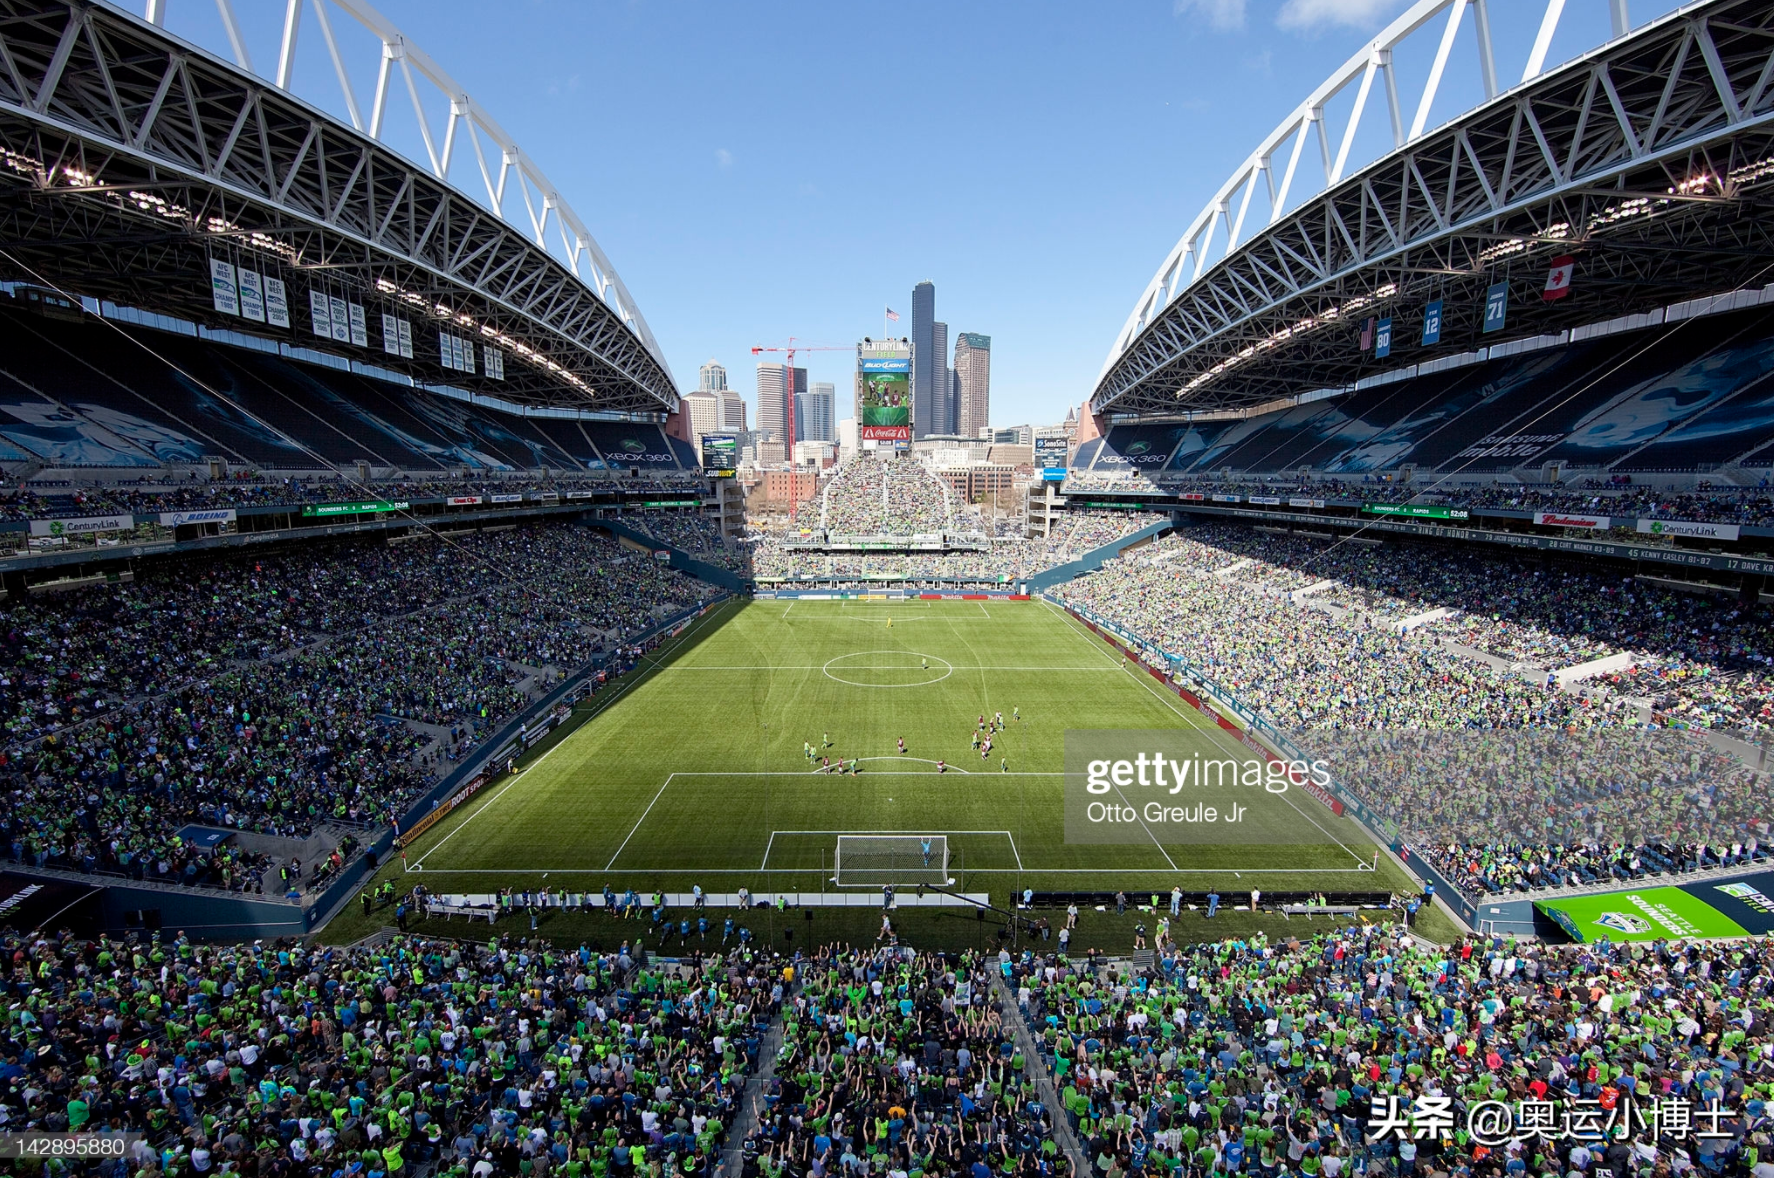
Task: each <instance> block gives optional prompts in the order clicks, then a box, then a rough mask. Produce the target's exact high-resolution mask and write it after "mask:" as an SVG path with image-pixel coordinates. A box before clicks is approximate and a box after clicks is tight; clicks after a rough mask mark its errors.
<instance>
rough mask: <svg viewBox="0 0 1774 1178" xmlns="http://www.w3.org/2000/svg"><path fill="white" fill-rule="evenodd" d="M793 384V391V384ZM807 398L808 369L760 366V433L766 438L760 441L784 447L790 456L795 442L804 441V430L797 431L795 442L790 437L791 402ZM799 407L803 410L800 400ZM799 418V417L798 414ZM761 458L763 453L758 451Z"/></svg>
mask: <svg viewBox="0 0 1774 1178" xmlns="http://www.w3.org/2000/svg"><path fill="white" fill-rule="evenodd" d="M791 379H792V381H793V386H792V390H791V386H790V380H791ZM806 395H807V370H806V369H805V368H794V369H790V368H789V367H788V366H787V365H784V364H760V365H758V433H759V434H762V435H764V437H762V438H760V441H771V442H780V443H782V445H783V447H784V449H783V453H785V454H786V453H787V452H788V449H787V447H788V444H789V443H790V442H791V441H796V442H798V441H801V440H802V438H801V437H800V433H801V431H800V426H799V425H798V424H797V425H796V427H795V434H796V436H795V437H794V438H792V439H791V438H790V437H789V436H788V399H789V397H790V396H794V397H797V398H800V397H805V396H806ZM795 407H796V409H797V410H798V409H799V408H800V402H799V400H797V401H796V403H795ZM797 416H798V414H797ZM758 453H759V454H760V455H762V454H763V451H762V450H761V449H760V450H759V451H758Z"/></svg>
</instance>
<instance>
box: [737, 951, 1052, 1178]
mask: <svg viewBox="0 0 1774 1178" xmlns="http://www.w3.org/2000/svg"><path fill="white" fill-rule="evenodd" d="M886 939H887V941H888V945H887V946H886V947H881V946H879V945H877V946H876V947H875V948H873V949H869V950H860V949H831V950H823V951H821V952H819V953H816V954H814V955H813V956H811V957H807V958H801V959H798V960H797V961H796V962H795V963H794V965H793V967H792V970H791V971H788V972H786V973H785V976H789V974H790V973H792V979H791V981H792V984H791V985H790V987H789V990H788V992H787V994H786V996H785V998H786V1000H785V1002H784V1005H783V1008H782V1015H783V1033H782V1049H781V1052H780V1054H779V1055H778V1057H777V1061H776V1067H775V1077H774V1079H773V1081H772V1083H771V1086H770V1088H769V1090H768V1091H767V1093H766V1096H765V1100H764V1109H763V1114H762V1115H761V1116H760V1117H759V1119H758V1122H757V1127H756V1129H755V1130H754V1131H753V1132H752V1133H751V1134H750V1135H749V1136H748V1137H747V1139H746V1142H745V1165H744V1173H745V1174H747V1175H752V1174H757V1175H763V1176H766V1178H780V1176H781V1175H783V1174H784V1173H789V1174H793V1175H797V1176H801V1175H823V1174H839V1175H862V1174H868V1173H873V1174H883V1173H884V1174H887V1175H910V1174H924V1175H928V1176H930V1178H939V1176H946V1175H980V1174H987V1173H989V1174H1003V1175H1024V1176H1031V1175H1060V1174H1067V1173H1069V1171H1070V1167H1069V1166H1068V1164H1067V1162H1066V1159H1065V1158H1064V1156H1063V1155H1062V1154H1060V1152H1059V1150H1058V1148H1057V1145H1056V1142H1055V1140H1054V1135H1053V1131H1052V1124H1051V1120H1050V1118H1051V1116H1052V1113H1051V1112H1050V1110H1048V1109H1047V1108H1046V1107H1045V1106H1044V1105H1043V1104H1042V1102H1041V1100H1040V1099H1039V1098H1038V1095H1037V1092H1036V1089H1035V1085H1034V1083H1033V1077H1032V1073H1031V1071H1030V1067H1029V1062H1030V1061H1028V1060H1027V1059H1025V1058H1024V1057H1023V1055H1022V1054H1021V1053H1020V1052H1019V1051H1017V1049H1016V1046H1015V1043H1014V1041H1013V1038H1012V1035H1011V1032H1010V1030H1009V1029H1008V1028H1007V1027H1006V1026H1005V1025H1004V1022H1003V1014H1002V1012H1001V1011H1000V1009H999V1005H998V1002H997V999H996V997H995V995H994V993H993V991H992V988H991V974H990V973H989V972H988V969H989V968H990V966H989V964H988V962H986V961H983V960H982V959H981V958H980V957H979V955H977V954H974V953H967V954H963V955H962V956H960V957H959V958H953V957H944V956H940V955H934V954H929V953H920V952H916V951H914V950H912V949H910V948H904V947H901V946H898V945H897V944H893V943H892V941H893V938H892V937H891V936H890V935H889V936H887V938H886ZM736 1178H737V1176H736Z"/></svg>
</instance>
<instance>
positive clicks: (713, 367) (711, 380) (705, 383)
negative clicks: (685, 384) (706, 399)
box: [696, 360, 727, 393]
mask: <svg viewBox="0 0 1774 1178" xmlns="http://www.w3.org/2000/svg"><path fill="white" fill-rule="evenodd" d="M701 378H702V379H701V380H700V381H698V382H697V385H696V389H697V391H698V392H703V393H724V392H726V391H727V370H726V368H725V367H723V366H722V365H721V364H720V363H719V362H718V361H715V360H710V361H709V362H708V363H707V364H704V365H703V366H702V372H701Z"/></svg>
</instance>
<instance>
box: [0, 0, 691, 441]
mask: <svg viewBox="0 0 1774 1178" xmlns="http://www.w3.org/2000/svg"><path fill="white" fill-rule="evenodd" d="M218 6H219V9H220V12H221V16H222V23H223V27H224V28H225V30H226V32H227V35H228V38H229V41H230V49H231V53H232V57H233V59H234V60H232V61H230V60H227V59H225V58H224V57H222V56H221V55H219V54H215V53H211V52H208V51H207V50H205V49H204V48H202V47H199V46H197V45H194V44H192V43H190V42H187V41H184V40H181V39H180V38H178V37H175V36H173V35H172V34H170V33H169V32H167V30H166V29H165V28H164V27H163V26H164V18H165V8H166V0H147V16H146V18H142V17H137V16H135V15H133V14H132V13H129V12H126V11H124V10H123V9H122V8H119V7H117V6H115V5H112V4H109V3H96V2H93V0H0V251H4V252H3V253H0V273H4V274H5V276H6V277H9V278H13V279H16V280H21V281H37V282H43V283H46V284H49V285H54V286H57V287H60V288H63V289H66V290H68V291H70V292H73V293H77V294H82V295H87V296H91V297H95V298H101V299H108V300H111V301H113V302H116V303H118V304H124V305H129V306H136V307H141V308H144V309H147V310H153V311H160V312H166V313H170V314H174V315H178V316H181V317H184V318H187V319H195V320H198V321H200V322H205V323H208V324H210V325H211V326H214V327H228V328H233V329H236V330H259V331H264V332H265V333H266V334H268V335H276V334H279V333H278V332H276V331H274V330H269V329H266V328H259V327H256V326H255V325H254V324H251V323H248V322H245V321H243V320H242V319H240V318H236V317H232V316H230V315H227V314H225V313H223V312H221V311H219V310H218V309H217V305H216V300H215V298H214V296H213V295H212V290H211V271H210V263H211V261H212V260H221V261H227V262H230V263H232V264H235V265H238V266H240V267H242V268H245V269H250V270H252V271H253V272H254V273H263V274H266V275H269V276H275V277H279V278H281V279H282V280H283V281H284V283H285V285H286V287H287V289H288V296H289V303H290V308H289V309H290V314H291V317H292V320H293V323H292V325H291V328H290V330H288V331H287V332H284V333H283V334H284V335H285V337H286V338H287V339H288V342H290V343H292V344H297V345H304V346H319V347H323V348H327V349H329V350H333V351H338V352H341V353H344V354H350V355H353V356H354V357H355V358H359V359H362V360H365V361H367V362H371V363H374V364H378V365H381V366H382V367H385V368H391V369H397V370H400V371H404V372H407V373H409V374H411V375H412V376H413V377H414V378H415V379H417V380H420V381H423V382H425V383H449V384H453V385H457V386H460V387H465V388H468V389H471V390H474V391H478V392H484V393H488V394H490V395H494V396H498V397H500V398H502V399H504V400H507V401H511V402H515V403H518V404H523V405H538V406H554V407H561V408H578V409H592V410H604V411H614V412H653V413H658V412H665V411H671V410H675V409H676V408H677V404H678V402H677V392H676V388H675V385H674V383H673V380H672V377H671V373H670V371H669V369H668V368H667V366H666V364H665V360H664V356H663V354H662V353H661V351H660V349H659V346H658V344H657V343H656V342H655V340H654V339H653V336H652V333H651V332H650V331H649V330H648V328H647V325H646V321H645V320H644V319H642V317H641V315H640V312H639V310H637V309H636V307H635V305H634V302H633V300H632V299H631V298H630V297H629V295H628V292H627V290H626V288H625V287H624V286H623V285H622V282H621V280H620V279H619V278H618V277H617V276H616V273H615V271H614V270H613V269H612V268H611V266H610V264H609V262H608V260H607V259H606V258H605V257H604V255H603V253H602V251H601V250H600V249H599V248H598V246H597V243H596V242H595V241H593V240H592V238H591V235H590V233H589V232H588V231H587V230H586V229H585V226H584V225H583V223H581V222H580V220H579V218H578V217H577V216H576V215H575V214H574V213H573V211H572V208H571V207H570V206H569V205H568V204H567V202H566V201H565V199H563V198H562V196H561V195H560V193H559V192H558V191H557V190H556V189H555V188H554V187H553V186H552V185H551V184H550V183H549V181H548V179H547V177H546V176H545V175H544V174H543V173H542V172H541V170H540V169H539V168H538V167H537V166H536V165H535V164H534V163H533V162H532V161H531V160H530V158H529V157H528V156H527V155H526V154H525V153H524V151H523V150H522V149H521V148H520V147H519V146H518V145H517V144H516V142H515V141H513V140H512V139H511V137H510V136H509V135H507V134H506V133H505V132H504V131H503V130H502V129H501V128H500V127H499V125H498V124H497V123H496V122H494V121H493V119H492V118H491V117H490V116H489V115H488V114H487V113H486V112H485V111H484V110H483V109H482V108H481V107H480V105H479V104H478V103H476V102H475V101H474V99H473V98H472V97H470V96H469V95H468V94H467V93H466V91H464V90H463V89H462V88H461V86H459V85H458V84H457V83H456V82H455V81H454V80H453V79H451V78H450V76H449V75H448V74H447V73H445V72H444V71H443V70H442V69H441V68H439V67H438V66H437V64H436V63H435V62H433V61H432V60H431V59H430V58H429V57H427V56H426V55H425V54H424V52H423V51H422V50H420V49H419V48H418V47H417V46H415V45H413V44H412V43H411V42H410V41H408V40H407V39H406V38H405V37H404V36H403V35H402V34H401V32H400V31H399V30H398V29H396V28H395V27H394V26H393V25H392V24H390V23H389V22H388V21H387V20H386V19H385V18H383V17H382V16H381V15H380V14H379V13H377V12H376V11H375V10H374V9H373V8H371V7H370V6H369V5H367V4H365V3H363V2H362V0H312V4H311V7H310V8H308V11H309V12H311V14H312V17H313V19H312V22H311V23H312V31H313V32H314V33H317V34H318V35H319V37H320V39H321V40H322V41H323V42H324V44H325V47H326V49H327V51H328V54H329V55H330V57H331V60H332V65H333V66H334V69H335V71H336V77H337V79H338V81H339V90H340V94H339V95H338V96H336V97H340V98H342V99H343V104H344V106H345V108H346V114H345V116H344V117H335V116H334V115H332V114H329V113H327V111H326V110H325V109H323V107H322V106H321V105H320V101H321V96H318V95H316V96H313V99H314V100H313V101H311V100H310V96H307V95H300V94H297V93H294V92H292V89H291V82H292V78H293V77H294V76H295V74H296V72H297V71H295V70H294V69H293V63H294V61H295V56H296V49H297V45H298V41H299V35H300V33H301V26H302V16H303V13H304V9H305V6H304V3H303V0H288V4H287V9H286V13H285V19H284V22H283V35H282V41H281V44H280V46H279V53H278V58H277V65H276V71H275V76H274V77H272V78H267V77H264V76H260V75H259V74H257V73H255V72H254V71H253V68H252V63H251V58H250V55H249V52H248V48H247V46H246V44H245V42H244V41H243V39H242V37H241V32H240V28H239V25H238V23H237V22H236V20H235V17H234V12H233V7H232V3H231V0H218ZM341 17H344V18H349V19H348V20H344V21H341ZM343 26H349V27H350V28H351V29H353V30H356V31H357V32H359V33H362V32H364V31H367V33H368V34H369V35H370V36H369V43H370V44H372V45H374V46H375V47H376V49H377V51H378V60H377V86H376V92H375V97H374V100H373V102H372V103H371V104H370V105H369V106H368V107H367V117H366V108H365V107H363V106H360V104H359V102H358V99H357V96H356V93H355V90H354V88H353V86H352V83H351V79H350V71H349V70H348V69H347V64H346V56H345V55H346V53H347V51H348V50H349V49H350V48H351V45H350V43H349V41H348V40H347V39H346V38H345V37H344V36H343V35H339V34H342V33H343V32H344V31H345V29H344V27H343ZM309 72H312V71H309ZM400 89H404V90H405V91H406V92H407V95H409V96H410V97H411V99H412V110H413V112H414V117H415V120H416V122H417V130H418V132H419V134H418V135H417V136H412V137H411V138H414V139H415V140H416V141H418V142H422V144H423V147H424V150H425V153H426V155H427V156H428V157H429V158H428V160H427V162H426V163H425V164H423V165H422V164H419V163H415V162H414V161H413V160H411V159H408V158H407V157H406V156H404V155H402V154H401V153H399V152H397V151H396V150H394V149H392V148H391V147H390V146H389V144H388V142H387V139H388V136H387V134H386V132H387V131H388V130H389V125H390V119H391V117H392V115H393V113H394V112H397V111H399V110H400V108H401V107H402V106H403V105H404V103H402V102H401V101H400V100H399V99H398V98H397V99H396V101H395V102H394V103H393V105H392V107H391V106H390V102H389V99H390V95H391V94H394V93H396V91H397V90H400ZM422 90H424V91H426V92H428V93H429V94H430V96H431V97H432V98H433V99H434V100H435V99H436V97H437V96H438V95H440V94H441V96H442V97H443V99H444V100H447V102H448V109H449V114H448V116H447V120H446V125H445V126H444V127H443V128H442V134H441V135H437V134H434V133H433V128H432V126H431V125H430V121H429V120H428V118H427V116H426V115H425V114H424V102H423V101H422V99H421V91H422ZM468 151H472V158H473V165H474V167H473V168H472V169H470V170H471V171H472V172H473V173H474V174H476V175H478V177H479V178H480V180H481V181H483V182H484V188H485V191H484V193H483V194H480V195H475V194H473V193H471V192H470V191H469V190H467V189H464V188H462V187H459V186H458V185H457V184H456V183H454V182H453V181H452V180H451V179H450V176H451V164H452V162H455V163H456V166H457V170H458V171H461V170H463V168H464V167H465V166H466V165H465V164H464V163H463V162H462V161H460V160H456V159H453V158H452V157H456V156H460V155H465V154H467V152H468ZM311 291H313V292H319V293H324V294H329V295H331V296H335V297H340V298H343V299H345V300H346V305H349V304H350V303H356V304H358V305H359V306H361V307H363V308H364V312H365V315H364V319H365V321H366V322H365V323H364V324H362V325H360V324H358V323H356V322H355V319H356V315H355V312H352V317H353V320H354V322H353V324H352V327H353V330H352V332H351V333H350V337H349V338H347V339H346V340H344V341H342V342H338V343H333V342H327V343H318V342H317V341H315V340H314V336H313V332H312V331H311V324H310V318H309V302H308V294H309V292H311ZM382 314H389V315H395V316H398V317H400V318H403V319H405V320H407V321H409V324H410V328H411V336H412V345H413V346H412V348H411V351H412V356H411V357H403V356H400V355H391V354H389V353H388V352H387V351H386V350H385V349H384V347H383V346H382V331H381V324H382V320H381V315H382ZM366 329H367V330H366ZM440 329H443V330H448V331H450V332H451V333H452V334H453V335H454V336H455V337H457V338H461V339H467V340H471V341H474V342H477V343H480V344H483V345H493V346H496V347H498V348H500V349H502V351H503V352H504V353H505V355H506V357H507V359H506V360H505V364H504V369H505V379H503V380H494V379H491V378H489V377H488V376H487V375H486V373H485V371H484V361H482V362H481V363H476V364H475V365H474V368H475V372H474V374H469V373H466V372H464V371H462V370H460V369H458V368H451V367H445V366H444V365H443V363H442V362H441V357H440V341H439V339H438V332H439V330H440Z"/></svg>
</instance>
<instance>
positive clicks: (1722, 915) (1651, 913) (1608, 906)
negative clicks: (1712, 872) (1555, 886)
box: [1534, 871, 1774, 941]
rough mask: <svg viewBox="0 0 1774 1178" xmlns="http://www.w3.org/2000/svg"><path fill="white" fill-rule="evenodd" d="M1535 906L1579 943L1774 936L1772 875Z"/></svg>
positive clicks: (1604, 894) (1703, 882)
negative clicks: (1772, 934) (1673, 938)
mask: <svg viewBox="0 0 1774 1178" xmlns="http://www.w3.org/2000/svg"><path fill="white" fill-rule="evenodd" d="M1534 907H1535V908H1537V909H1539V910H1540V911H1541V912H1542V913H1544V914H1545V915H1546V916H1547V917H1549V918H1550V919H1552V920H1553V921H1554V922H1556V923H1557V924H1558V926H1559V927H1560V928H1562V929H1564V930H1565V932H1566V933H1568V934H1569V935H1570V936H1572V937H1574V938H1575V939H1577V940H1579V941H1600V940H1609V941H1661V940H1668V939H1670V938H1672V937H1742V936H1748V935H1750V934H1758V935H1759V934H1766V933H1770V932H1774V872H1770V871H1764V872H1760V873H1758V874H1755V875H1748V876H1740V877H1739V878H1737V879H1730V880H1702V881H1698V882H1695V883H1686V884H1681V885H1679V886H1675V887H1652V888H1640V889H1635V890H1626V891H1619V892H1603V893H1601V894H1600V895H1596V896H1571V897H1567V898H1562V899H1558V900H1538V901H1535V903H1534Z"/></svg>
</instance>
